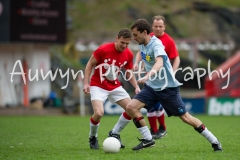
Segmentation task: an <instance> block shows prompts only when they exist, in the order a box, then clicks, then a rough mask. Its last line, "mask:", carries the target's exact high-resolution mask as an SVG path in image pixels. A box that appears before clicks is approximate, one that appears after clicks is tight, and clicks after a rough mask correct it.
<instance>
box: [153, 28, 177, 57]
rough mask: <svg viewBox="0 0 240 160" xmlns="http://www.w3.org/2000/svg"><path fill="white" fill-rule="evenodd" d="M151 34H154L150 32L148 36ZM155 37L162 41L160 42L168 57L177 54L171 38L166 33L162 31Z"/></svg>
mask: <svg viewBox="0 0 240 160" xmlns="http://www.w3.org/2000/svg"><path fill="white" fill-rule="evenodd" d="M153 35H154V33H153V32H152V33H150V36H153ZM157 38H158V39H160V40H161V41H162V44H163V45H164V47H165V52H166V53H167V55H168V58H169V59H173V58H176V57H177V56H179V54H178V51H177V48H176V45H175V43H174V41H173V39H172V38H171V37H170V36H169V35H168V34H167V33H164V34H163V35H162V36H160V37H157Z"/></svg>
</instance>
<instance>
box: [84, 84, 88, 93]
mask: <svg viewBox="0 0 240 160" xmlns="http://www.w3.org/2000/svg"><path fill="white" fill-rule="evenodd" d="M83 92H85V93H86V94H89V93H90V86H89V84H84V86H83Z"/></svg>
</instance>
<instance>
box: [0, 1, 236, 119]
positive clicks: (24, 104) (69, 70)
mask: <svg viewBox="0 0 240 160" xmlns="http://www.w3.org/2000/svg"><path fill="white" fill-rule="evenodd" d="M155 15H163V16H164V17H165V18H166V33H168V34H169V35H170V36H171V37H173V38H174V40H175V43H176V46H177V48H178V51H179V54H180V58H181V63H180V67H181V68H182V70H180V71H178V72H177V74H176V78H177V79H178V80H179V81H180V82H181V83H183V85H182V87H181V91H180V92H181V96H182V98H183V101H184V102H185V104H186V107H187V109H188V110H189V112H191V113H192V114H208V115H236V116H239V115H240V74H238V73H239V72H240V63H239V61H240V51H239V49H240V1H237V0H227V1H226V0H212V1H207V0H198V1H193V0H182V1H177V0H161V1H160V0H152V1H151V0H135V1H131V0H122V1H121V2H120V1H108V0H0V114H1V115H7V114H11V113H15V114H31V113H34V114H80V115H81V116H84V115H90V114H91V113H92V109H91V102H90V97H89V95H84V94H83V93H82V76H77V73H78V75H81V73H84V70H85V66H86V63H87V61H88V59H89V57H90V56H91V54H92V52H93V51H94V50H95V49H97V48H98V46H100V45H101V44H103V43H106V42H110V41H115V37H116V35H117V33H118V31H119V30H120V29H122V28H129V27H130V26H131V24H132V23H133V22H134V21H135V20H136V19H138V18H145V19H147V20H148V21H149V22H151V19H152V17H153V16H155ZM129 48H130V49H131V50H132V51H133V52H134V53H136V52H137V50H138V49H139V47H138V44H137V43H136V42H134V41H132V42H131V44H130V46H129ZM189 68H190V69H189ZM199 69H201V70H200V71H199V72H198V70H199ZM204 71H206V73H205V74H204ZM198 74H199V75H198ZM209 75H212V76H209ZM197 77H199V78H197ZM120 78H121V77H120ZM24 80H25V81H24ZM122 83H123V86H124V88H125V89H126V90H127V91H128V93H129V94H130V95H131V96H133V95H134V90H133V88H132V86H131V85H130V84H129V83H128V82H126V81H122ZM104 107H105V114H120V113H121V112H122V109H121V108H120V107H118V106H116V105H114V104H111V103H110V102H108V101H107V102H106V103H105V106H104Z"/></svg>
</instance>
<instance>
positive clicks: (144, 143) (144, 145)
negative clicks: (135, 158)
mask: <svg viewBox="0 0 240 160" xmlns="http://www.w3.org/2000/svg"><path fill="white" fill-rule="evenodd" d="M138 140H139V141H141V143H140V144H139V145H137V146H136V147H133V148H132V150H134V151H137V150H142V149H144V148H147V147H153V146H155V141H154V140H153V139H151V140H146V139H139V138H138Z"/></svg>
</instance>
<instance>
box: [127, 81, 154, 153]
mask: <svg viewBox="0 0 240 160" xmlns="http://www.w3.org/2000/svg"><path fill="white" fill-rule="evenodd" d="M155 103H156V98H155V96H154V94H153V92H151V91H149V89H148V88H147V87H146V85H144V87H143V89H142V90H141V92H140V93H138V94H137V95H135V96H134V97H133V99H132V100H131V102H130V103H129V104H128V105H127V108H126V111H127V113H128V114H129V115H130V116H131V117H132V119H133V123H134V124H135V126H136V127H137V129H138V131H139V132H140V134H141V135H142V139H139V141H141V143H140V144H139V145H137V146H135V147H133V148H132V150H141V149H144V148H147V147H151V146H154V145H155V142H154V140H153V138H152V135H151V133H150V130H149V129H148V127H147V126H146V122H145V120H144V117H143V115H142V113H141V112H140V109H141V108H143V107H145V106H146V107H147V106H153V105H154V104H155Z"/></svg>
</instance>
